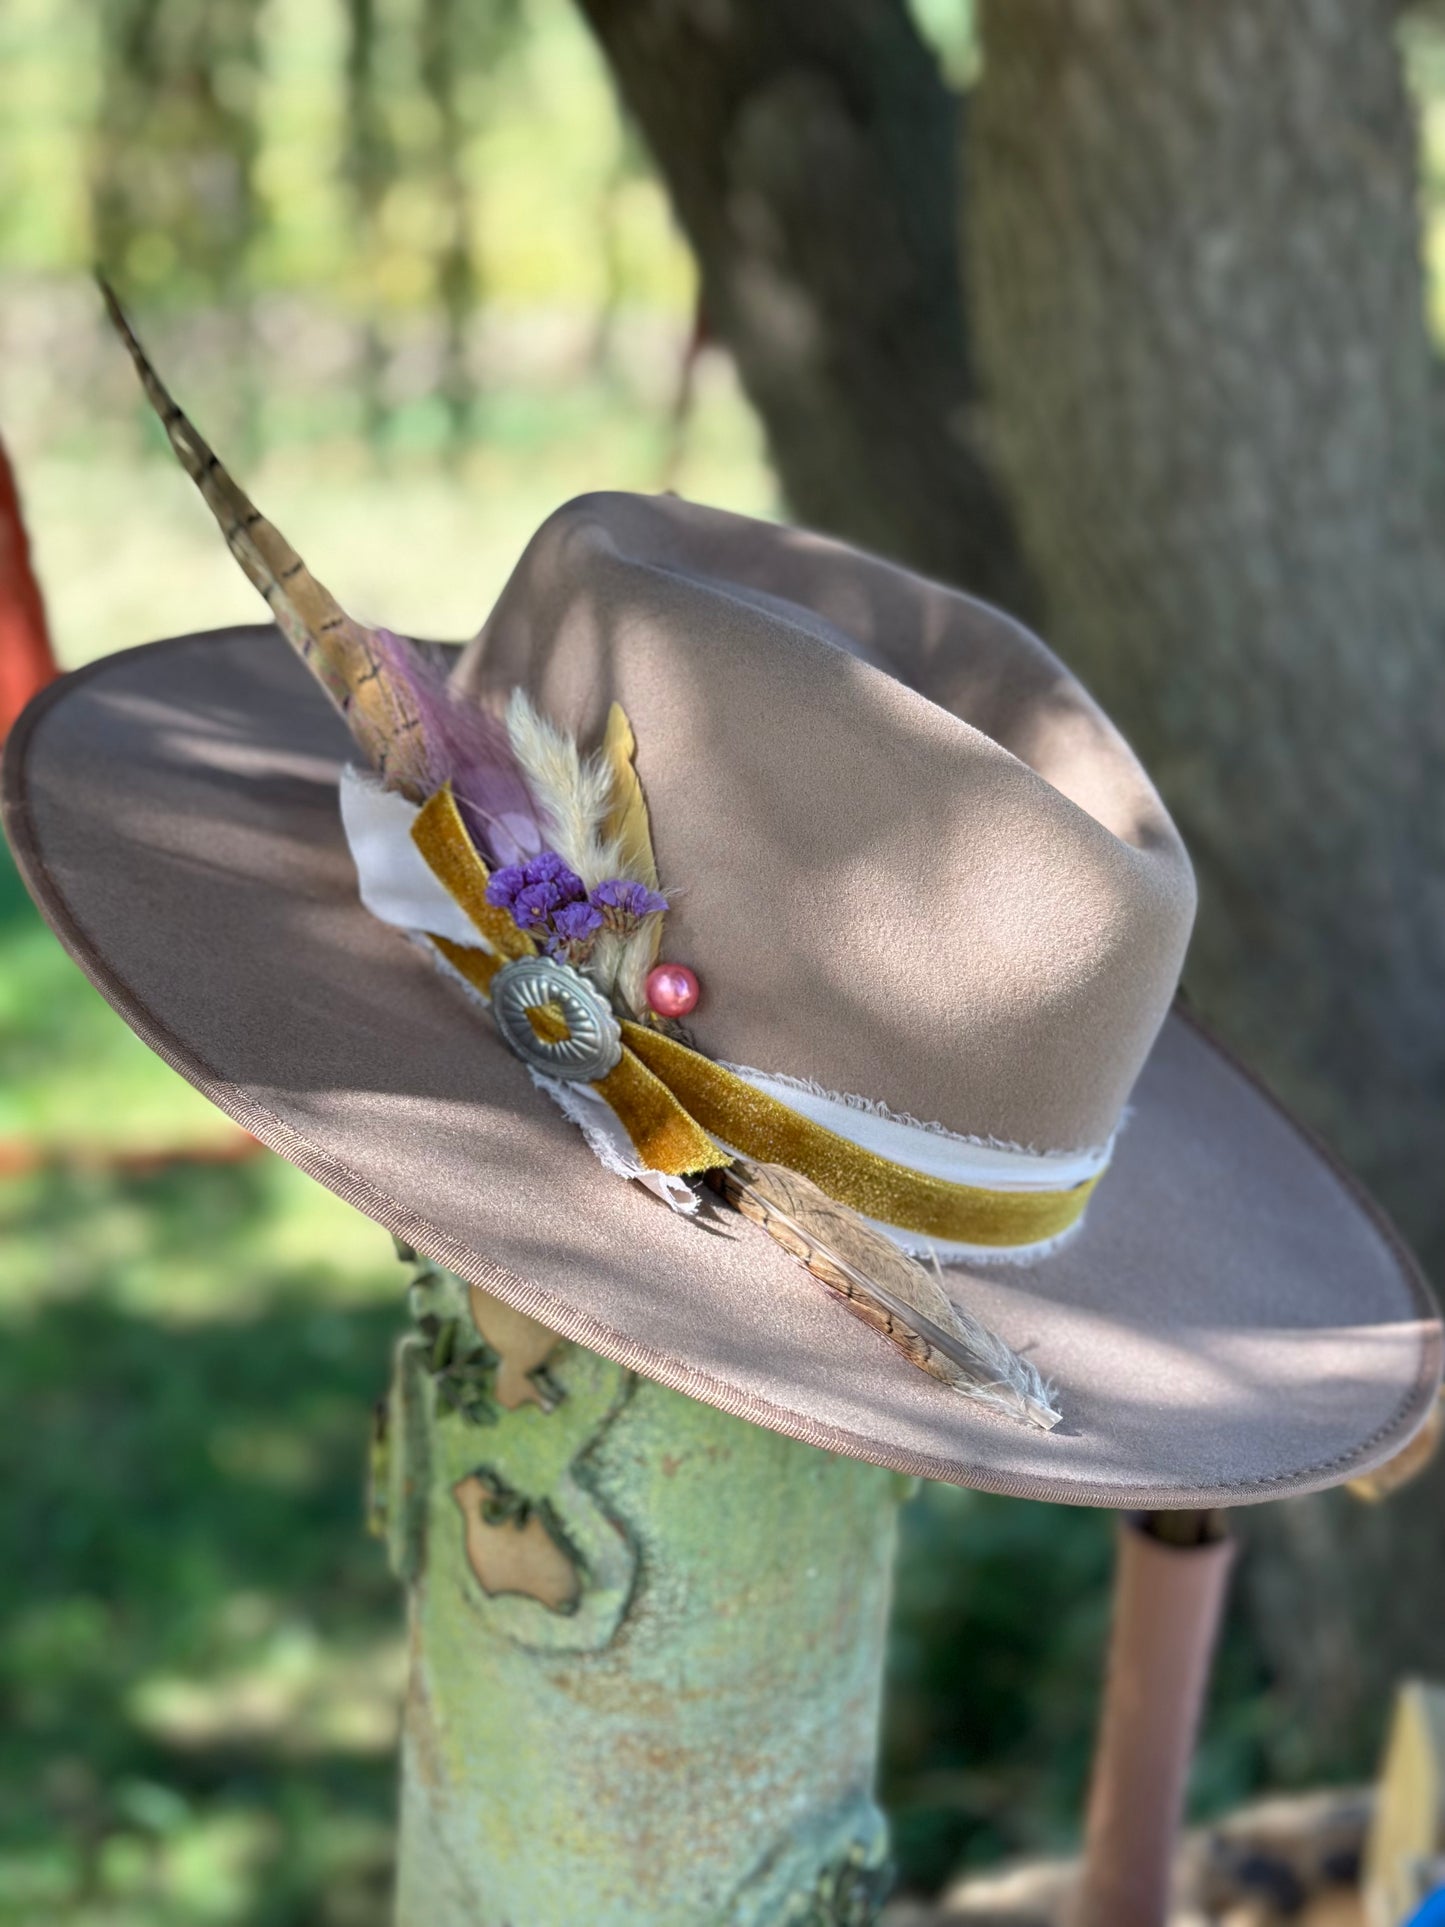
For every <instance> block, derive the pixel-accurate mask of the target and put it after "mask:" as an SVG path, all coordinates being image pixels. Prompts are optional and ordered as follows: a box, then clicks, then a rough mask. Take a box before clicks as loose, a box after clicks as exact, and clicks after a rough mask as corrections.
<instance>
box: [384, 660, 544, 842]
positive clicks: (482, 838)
mask: <svg viewBox="0 0 1445 1927" xmlns="http://www.w3.org/2000/svg"><path fill="white" fill-rule="evenodd" d="M373 637H374V642H375V647H376V653H377V654H378V656H380V658H381V660H382V661H383V663H384V664H385V665H386V668H387V670H388V671H389V672H390V674H391V675H392V676H393V677H394V678H395V679H396V681H397V682H399V683H400V684H401V685H402V686H403V687H404V688H405V689H406V690H407V691H408V693H409V694H410V696H411V699H412V702H413V704H414V706H415V709H416V714H417V718H418V721H419V723H420V727H421V736H422V745H423V755H424V759H425V768H426V784H427V788H428V791H431V790H438V789H440V788H441V787H442V785H443V784H444V783H450V784H451V786H452V794H453V795H454V796H455V797H456V800H457V808H458V809H459V810H460V811H461V815H462V821H463V822H464V823H465V824H466V826H467V829H468V831H469V832H470V834H471V838H472V841H473V842H474V843H475V844H476V846H477V848H478V850H480V852H481V854H482V855H483V856H484V857H485V858H486V859H487V860H488V862H490V863H492V864H513V863H525V862H526V861H527V859H528V858H529V857H533V856H536V854H537V853H538V851H539V850H540V849H541V848H542V825H541V822H540V820H539V818H538V815H537V809H536V805H535V804H534V803H533V801H532V794H531V791H530V790H529V789H528V788H527V780H526V778H525V777H524V776H523V774H522V769H521V765H520V764H519V763H518V761H517V759H516V757H515V756H514V755H513V753H512V745H511V741H510V739H509V738H508V735H507V726H506V724H505V723H504V722H503V721H502V720H501V718H500V717H499V716H494V715H493V714H492V713H491V711H490V710H487V709H483V708H482V707H481V705H480V704H479V703H474V702H467V701H465V700H462V699H459V698H458V697H457V696H456V695H455V694H454V693H453V691H452V689H451V687H450V686H449V684H448V681H447V672H446V666H445V664H444V663H442V662H441V661H440V660H439V659H438V658H437V657H436V656H435V655H433V654H432V653H431V652H430V651H429V650H427V649H424V648H422V647H421V646H420V645H419V644H417V643H414V642H409V641H408V640H407V639H406V638H405V637H404V636H398V635H396V634H395V633H394V632H393V631H392V630H390V629H377V630H375V631H374V632H373Z"/></svg>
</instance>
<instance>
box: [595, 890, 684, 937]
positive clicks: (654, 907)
mask: <svg viewBox="0 0 1445 1927" xmlns="http://www.w3.org/2000/svg"><path fill="white" fill-rule="evenodd" d="M590 901H591V902H592V903H593V904H594V905H595V906H596V908H597V909H598V910H600V911H601V913H602V919H603V921H604V922H605V923H606V925H607V928H608V929H609V930H615V931H617V932H618V933H619V935H622V936H627V935H629V934H630V933H631V932H632V931H634V930H635V929H636V928H637V926H638V924H640V923H641V922H642V919H643V918H644V917H652V916H657V915H659V914H660V913H661V912H662V911H664V910H665V909H666V908H667V898H666V897H662V896H659V895H658V893H657V892H656V890H649V889H648V887H647V885H646V884H645V883H636V882H633V881H632V880H631V879H630V878H628V877H609V878H608V880H607V882H606V883H599V884H598V886H597V888H596V889H595V890H594V891H593V892H592V896H591V899H590Z"/></svg>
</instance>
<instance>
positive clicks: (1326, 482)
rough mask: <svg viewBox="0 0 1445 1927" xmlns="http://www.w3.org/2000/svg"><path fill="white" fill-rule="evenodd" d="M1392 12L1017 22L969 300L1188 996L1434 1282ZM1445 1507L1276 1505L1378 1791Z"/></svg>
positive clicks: (1429, 907)
mask: <svg viewBox="0 0 1445 1927" xmlns="http://www.w3.org/2000/svg"><path fill="white" fill-rule="evenodd" d="M1394 15H1395V6H1394V4H1393V0H1281V3H1280V4H1277V5H1274V6H1269V7H1260V6H1257V5H1255V4H1254V3H1253V0H1215V3H1214V4H1211V5H1210V6H1207V7H1195V6H1178V5H1176V4H1173V3H1172V0H1091V4H1090V5H1088V6H1087V7H1084V6H1080V5H1078V4H1076V0H986V4H985V6H984V9H983V14H982V30H983V79H982V82H981V84H980V86H979V89H978V92H977V98H976V100H975V102H974V104H973V109H972V113H971V118H970V142H969V150H968V179H969V184H970V191H971V202H970V219H969V231H970V234H971V237H972V256H971V262H970V283H971V286H972V288H973V290H974V297H975V298H974V313H975V318H976V324H977V330H978V340H979V346H980V353H981V356H982V360H983V364H984V368H985V371H986V375H987V379H988V382H989V387H990V395H991V400H992V402H993V403H994V404H995V406H996V409H997V444H998V447H999V450H1000V455H1001V460H1002V463H1003V467H1004V470H1005V472H1006V474H1007V477H1008V483H1009V490H1010V495H1011V498H1012V500H1013V501H1014V503H1015V504H1016V507H1017V512H1018V516H1019V520H1020V524H1021V527H1022V530H1023V535H1024V543H1025V549H1026V553H1027V554H1028V556H1029V558H1030V560H1031V562H1032V563H1033V565H1034V566H1035V568H1036V570H1037V572H1038V576H1039V578H1040V580H1041V582H1042V584H1043V586H1044V592H1045V595H1046V598H1047V601H1048V606H1049V608H1050V611H1051V620H1052V636H1053V640H1054V641H1055V642H1056V643H1057V644H1058V646H1059V647H1060V648H1061V650H1062V651H1063V653H1064V654H1065V655H1066V656H1067V657H1068V659H1069V660H1070V662H1071V663H1072V664H1073V665H1074V666H1075V667H1076V668H1077V669H1078V670H1079V672H1080V673H1081V674H1082V675H1083V676H1084V678H1085V679H1086V680H1087V681H1088V682H1089V683H1090V685H1091V686H1092V687H1093V688H1094V689H1095V691H1096V692H1097V693H1098V694H1099V696H1100V697H1101V698H1102V699H1103V701H1104V702H1105V704H1106V705H1107V707H1108V708H1109V709H1110V710H1111V711H1112V713H1113V714H1114V715H1115V716H1116V717H1117V718H1118V719H1119V720H1120V722H1121V723H1122V724H1123V726H1124V728H1125V730H1126V732H1127V733H1128V734H1129V735H1130V737H1131V738H1132V740H1133V741H1134V742H1135V743H1136V744H1137V745H1138V747H1139V749H1140V751H1141V752H1142V754H1143V756H1144V758H1145V760H1146V762H1147V763H1148V764H1149V766H1150V767H1151V769H1152V770H1153V771H1154V773H1155V775H1156V776H1157V778H1158V780H1159V783H1160V786H1161V788H1162V789H1163V791H1164V793H1165V795H1166V796H1167V798H1168V800H1169V803H1170V805H1171V807H1172V809H1173V810H1174V813H1175V815H1176V816H1177V818H1178V819H1179V821H1180V824H1181V827H1182V828H1183V830H1184V833H1185V837H1186V839H1187V841H1188V843H1189V846H1190V848H1191V850H1192V852H1193V855H1194V859H1195V862H1196V865H1197V867H1198V869H1199V872H1200V879H1201V885H1202V902H1201V913H1200V920H1199V930H1198V934H1197V937H1196V940H1195V944H1194V948H1193V950H1192V952H1191V955H1190V960H1189V966H1188V971H1187V976H1186V981H1187V982H1188V984H1189V986H1190V988H1191V991H1192V993H1193V994H1194V996H1195V997H1196V998H1197V1000H1198V1001H1199V1002H1200V1004H1201V1005H1202V1006H1203V1008H1204V1010H1205V1011H1206V1013H1207V1014H1208V1015H1209V1016H1210V1017H1211V1018H1213V1019H1214V1020H1215V1021H1217V1022H1218V1023H1219V1024H1220V1026H1221V1028H1223V1029H1224V1030H1225V1031H1226V1033H1227V1034H1228V1035H1229V1037H1230V1039H1231V1041H1232V1042H1233V1043H1235V1044H1236V1045H1237V1046H1239V1047H1240V1048H1241V1049H1242V1050H1243V1052H1244V1053H1245V1055H1246V1056H1247V1057H1248V1058H1249V1059H1250V1060H1251V1061H1252V1062H1253V1063H1255V1064H1256V1065H1258V1066H1259V1067H1260V1068H1261V1069H1262V1070H1264V1071H1265V1073H1266V1074H1267V1075H1268V1076H1269V1077H1270V1078H1271V1080H1272V1081H1273V1082H1274V1083H1275V1084H1276V1085H1277V1086H1279V1087H1280V1088H1281V1090H1282V1091H1283V1092H1284V1093H1285V1095H1286V1096H1287V1097H1288V1098H1289V1099H1290V1100H1291V1101H1292V1102H1293V1103H1295V1104H1296V1105H1298V1106H1299V1108H1300V1109H1301V1110H1302V1111H1304V1112H1305V1114H1306V1115H1307V1116H1309V1117H1311V1118H1312V1119H1313V1120H1314V1121H1315V1122H1316V1123H1317V1124H1318V1125H1320V1126H1321V1127H1322V1128H1323V1129H1324V1130H1325V1132H1326V1134H1327V1135H1328V1136H1329V1137H1330V1138H1331V1139H1332V1140H1333V1141H1334V1143H1335V1144H1336V1145H1338V1146H1339V1147H1340V1148H1341V1149H1342V1150H1343V1152H1344V1153H1345V1155H1346V1156H1347V1157H1348V1158H1349V1159H1350V1160H1351V1162H1352V1163H1353V1164H1354V1165H1355V1166H1356V1168H1357V1169H1359V1170H1360V1171H1361V1172H1363V1173H1364V1174H1365V1175H1366V1176H1367V1178H1368V1179H1369V1181H1370V1182H1371V1184H1372V1185H1373V1186H1374V1187H1375V1188H1376V1189H1377V1190H1378V1191H1379V1192H1380V1194H1381V1195H1382V1196H1383V1197H1384V1198H1385V1199H1386V1201H1387V1202H1388V1203H1389V1204H1390V1205H1391V1207H1392V1208H1393V1209H1394V1210H1395V1211H1396V1212H1397V1214H1398V1215H1399V1216H1400V1218H1401V1219H1402V1221H1403V1222H1404V1224H1405V1225H1406V1227H1407V1229H1408V1230H1409V1231H1410V1232H1411V1233H1412V1234H1413V1236H1414V1237H1415V1239H1416V1240H1417V1241H1418V1242H1419V1243H1420V1244H1421V1246H1422V1247H1423V1248H1424V1250H1425V1251H1426V1253H1427V1255H1428V1257H1429V1258H1430V1259H1432V1260H1433V1261H1434V1264H1435V1266H1436V1269H1437V1274H1438V1270H1439V1268H1440V1266H1441V1263H1442V1260H1445V1185H1442V1183H1441V1177H1440V1173H1441V1170H1442V1168H1445V1103H1442V1096H1445V1000H1442V995H1441V991H1442V985H1445V891H1442V879H1445V816H1442V812H1441V809H1440V798H1439V787H1440V773H1441V769H1442V760H1441V759H1442V752H1445V656H1442V650H1441V618H1442V614H1445V582H1442V574H1441V567H1440V562H1439V548H1440V540H1439V522H1438V519H1437V517H1438V507H1439V503H1438V496H1437V490H1438V471H1437V467H1436V461H1435V448H1436V444H1437V435H1436V425H1437V422H1438V419H1439V417H1438V414H1437V410H1436V407H1435V397H1434V394H1433V367H1432V359H1431V354H1430V349H1429V345H1428V342H1427V338H1426V333H1425V323H1424V304H1423V294H1422V287H1421V269H1420V237H1419V232H1418V217H1417V209H1416V195H1417V176H1416V153H1415V140H1414V131H1413V127H1412V124H1411V119H1410V115H1409V112H1408V109H1407V104H1406V100H1405V97H1404V92H1403V86H1402V76H1401V72H1400V66H1399V60H1398V55H1397V51H1396V47H1395V43H1394V38H1393V21H1394ZM1442 1492H1445V1467H1440V1468H1437V1470H1436V1472H1435V1474H1434V1475H1433V1476H1432V1477H1431V1478H1430V1479H1428V1480H1427V1481H1426V1482H1424V1484H1422V1485H1421V1486H1419V1487H1417V1488H1415V1489H1414V1490H1413V1491H1412V1492H1411V1493H1410V1494H1408V1495H1407V1496H1406V1497H1405V1498H1404V1499H1403V1500H1401V1501H1397V1502H1396V1503H1395V1504H1394V1505H1392V1506H1391V1507H1390V1508H1389V1509H1388V1510H1387V1511H1381V1512H1378V1513H1376V1514H1375V1515H1374V1516H1373V1517H1371V1518H1368V1519H1367V1518H1366V1517H1365V1516H1363V1515H1361V1514H1359V1513H1358V1512H1355V1513H1353V1514H1352V1516H1351V1517H1349V1518H1348V1519H1347V1518H1346V1517H1345V1516H1344V1512H1343V1509H1342V1508H1343V1507H1345V1506H1347V1505H1348V1503H1349V1502H1348V1501H1341V1500H1335V1501H1326V1502H1319V1501H1316V1502H1304V1503H1301V1504H1296V1505H1293V1506H1290V1507H1288V1508H1285V1509H1278V1508H1271V1509H1270V1510H1269V1511H1268V1512H1265V1513H1263V1514H1259V1515H1250V1516H1247V1517H1246V1521H1245V1530H1246V1533H1247V1535H1248V1536H1249V1537H1250V1538H1251V1539H1252V1540H1253V1541H1254V1548H1255V1550H1254V1556H1253V1558H1252V1559H1251V1560H1249V1561H1248V1563H1247V1565H1246V1568H1245V1575H1246V1583H1249V1580H1250V1579H1251V1578H1252V1579H1253V1582H1254V1584H1255V1586H1256V1587H1257V1588H1258V1595H1259V1607H1260V1609H1259V1610H1258V1611H1257V1614H1256V1620H1257V1624H1258V1626H1259V1629H1260V1633H1261V1636H1262V1637H1263V1638H1264V1639H1265V1640H1266V1642H1267V1644H1268V1645H1269V1647H1270V1649H1271V1651H1272V1655H1273V1657H1274V1659H1275V1661H1276V1663H1277V1664H1278V1665H1279V1666H1280V1668H1281V1669H1282V1670H1283V1671H1284V1672H1285V1674H1286V1676H1287V1678H1288V1679H1289V1680H1290V1682H1291V1684H1292V1686H1293V1688H1294V1693H1293V1695H1292V1697H1293V1699H1294V1703H1295V1705H1296V1706H1297V1708H1298V1709H1299V1712H1300V1715H1301V1717H1302V1718H1303V1719H1304V1720H1305V1721H1307V1722H1309V1723H1311V1724H1312V1725H1313V1734H1312V1735H1311V1736H1310V1737H1311V1739H1312V1742H1313V1745H1312V1748H1311V1747H1310V1746H1309V1745H1306V1746H1305V1747H1304V1748H1303V1749H1301V1752H1302V1753H1303V1755H1304V1756H1305V1757H1306V1758H1307V1757H1308V1755H1309V1753H1310V1751H1311V1750H1312V1751H1313V1753H1314V1759H1315V1761H1316V1762H1318V1761H1319V1760H1320V1758H1321V1757H1322V1756H1324V1757H1326V1758H1328V1757H1331V1756H1333V1757H1335V1758H1339V1757H1341V1756H1343V1755H1348V1754H1349V1753H1351V1752H1353V1753H1354V1755H1355V1760H1356V1764H1358V1763H1359V1751H1360V1749H1361V1748H1362V1747H1363V1746H1365V1745H1367V1744H1368V1742H1367V1740H1366V1738H1365V1735H1366V1733H1367V1732H1369V1731H1371V1730H1372V1729H1373V1728H1374V1726H1375V1724H1376V1722H1377V1720H1378V1718H1380V1717H1382V1716H1383V1707H1384V1695H1385V1692H1386V1690H1387V1689H1388V1685H1389V1683H1390V1680H1391V1678H1392V1676H1393V1675H1394V1673H1395V1672H1396V1671H1397V1670H1398V1669H1399V1668H1400V1667H1401V1665H1402V1664H1410V1665H1416V1666H1425V1667H1427V1668H1428V1669H1429V1670H1431V1671H1435V1672H1438V1671H1440V1670H1442V1669H1445V1615H1442V1614H1441V1613H1440V1611H1439V1598H1440V1578H1441V1571H1442V1558H1445V1545H1442V1542H1441V1536H1440V1531H1439V1524H1438V1521H1439V1517H1440V1500H1441V1495H1442ZM1342 1651H1343V1652H1344V1653H1347V1654H1348V1661H1347V1663H1344V1664H1341V1663H1340V1661H1341V1658H1342ZM1331 1661H1333V1662H1334V1663H1330V1662H1331ZM1302 1737H1304V1736H1302V1735H1300V1734H1299V1733H1296V1734H1295V1735H1293V1736H1292V1738H1293V1741H1294V1742H1295V1743H1296V1744H1297V1743H1298V1741H1299V1740H1300V1739H1301V1738H1302ZM1296 1763H1298V1756H1297V1762H1296Z"/></svg>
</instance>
